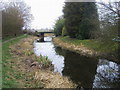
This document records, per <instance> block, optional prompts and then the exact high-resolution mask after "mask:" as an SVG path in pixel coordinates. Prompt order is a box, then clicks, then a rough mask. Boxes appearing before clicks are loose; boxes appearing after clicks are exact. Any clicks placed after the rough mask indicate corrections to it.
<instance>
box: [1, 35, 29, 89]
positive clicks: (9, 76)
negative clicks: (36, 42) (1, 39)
mask: <svg viewBox="0 0 120 90" xmlns="http://www.w3.org/2000/svg"><path fill="white" fill-rule="evenodd" d="M25 37H27V35H22V36H19V37H17V38H16V39H14V40H10V41H8V42H6V43H3V44H2V85H3V86H2V87H3V88H16V87H18V85H19V83H18V82H16V78H21V76H20V75H19V72H18V73H17V75H16V74H15V73H16V72H17V71H15V70H13V66H12V64H11V63H12V62H11V59H12V58H13V57H12V55H11V54H10V48H9V46H10V45H13V44H14V43H17V42H18V41H19V40H20V39H22V38H25ZM15 77H16V78H15Z"/></svg>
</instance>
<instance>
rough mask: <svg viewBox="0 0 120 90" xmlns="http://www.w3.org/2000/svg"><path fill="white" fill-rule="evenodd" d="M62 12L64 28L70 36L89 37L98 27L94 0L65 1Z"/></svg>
mask: <svg viewBox="0 0 120 90" xmlns="http://www.w3.org/2000/svg"><path fill="white" fill-rule="evenodd" d="M63 12H64V18H65V28H66V30H67V32H68V35H69V36H70V37H71V38H78V39H89V38H90V37H91V33H92V32H93V31H95V30H97V29H98V27H99V23H98V22H99V21H98V15H97V9H96V4H95V3H94V2H66V3H65V7H64V10H63Z"/></svg>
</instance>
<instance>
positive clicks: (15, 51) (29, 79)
mask: <svg viewBox="0 0 120 90" xmlns="http://www.w3.org/2000/svg"><path fill="white" fill-rule="evenodd" d="M35 39H37V38H36V37H33V36H29V37H28V38H25V39H22V40H20V41H19V43H17V44H14V45H12V46H10V48H11V54H12V55H13V56H14V58H13V60H12V62H14V64H17V65H16V66H15V67H13V68H14V69H17V70H18V72H22V74H24V75H25V77H24V79H21V80H18V82H19V83H20V87H31V88H33V87H35V88H36V87H39V88H75V87H76V85H75V84H74V83H73V82H72V81H70V80H69V78H68V77H64V76H61V75H60V74H58V73H54V72H53V71H52V67H53V66H52V65H51V63H50V62H48V63H47V64H44V63H43V62H44V61H43V60H46V59H43V60H42V62H41V59H40V58H41V57H42V56H41V57H38V56H36V55H35V54H34V52H33V42H34V40H35ZM46 62H47V60H46Z"/></svg>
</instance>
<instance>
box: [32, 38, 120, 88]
mask: <svg viewBox="0 0 120 90" xmlns="http://www.w3.org/2000/svg"><path fill="white" fill-rule="evenodd" d="M34 52H35V54H36V55H37V56H40V55H43V56H47V57H48V59H50V60H52V64H53V65H54V72H59V73H60V74H61V75H64V76H68V77H69V78H70V79H71V80H72V81H73V82H74V83H76V84H77V85H78V87H81V86H82V87H83V88H120V64H117V63H115V62H112V61H109V60H106V59H96V58H91V57H87V56H83V55H80V54H78V53H75V52H72V51H69V50H65V49H63V48H61V47H58V46H56V45H54V44H53V43H52V38H51V37H45V42H36V41H35V42H34Z"/></svg>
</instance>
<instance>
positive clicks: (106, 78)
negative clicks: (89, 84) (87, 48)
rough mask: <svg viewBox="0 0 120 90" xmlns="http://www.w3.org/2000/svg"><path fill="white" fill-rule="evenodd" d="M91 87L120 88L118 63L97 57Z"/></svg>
mask: <svg viewBox="0 0 120 90" xmlns="http://www.w3.org/2000/svg"><path fill="white" fill-rule="evenodd" d="M93 88H120V65H118V64H117V63H114V62H111V61H107V60H102V59H99V63H98V65H97V74H96V75H95V80H94V83H93Z"/></svg>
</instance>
